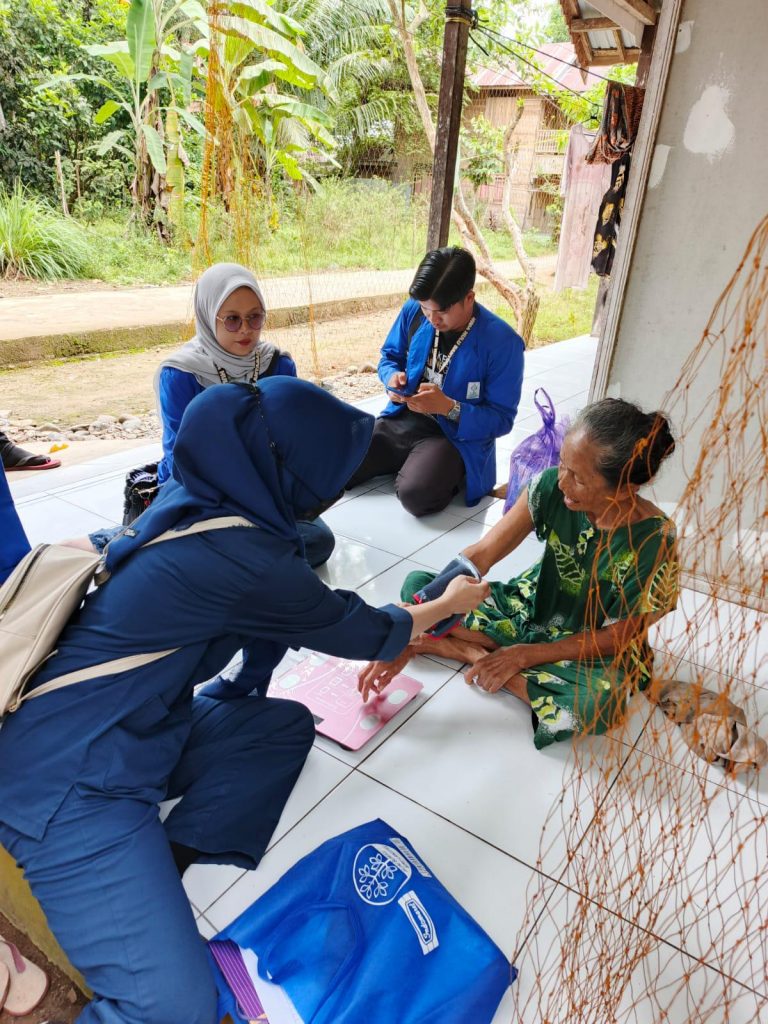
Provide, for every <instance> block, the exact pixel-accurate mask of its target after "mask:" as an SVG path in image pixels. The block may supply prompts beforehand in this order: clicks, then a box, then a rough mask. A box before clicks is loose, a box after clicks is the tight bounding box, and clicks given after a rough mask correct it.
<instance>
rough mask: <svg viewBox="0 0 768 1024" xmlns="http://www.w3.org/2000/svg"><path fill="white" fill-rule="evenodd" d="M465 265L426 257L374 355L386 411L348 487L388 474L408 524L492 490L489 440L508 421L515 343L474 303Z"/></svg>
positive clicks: (444, 255) (453, 252) (466, 256)
mask: <svg viewBox="0 0 768 1024" xmlns="http://www.w3.org/2000/svg"><path fill="white" fill-rule="evenodd" d="M475 273H476V270H475V261H474V259H473V257H472V254H471V253H469V252H467V250H466V249H460V248H458V247H457V246H449V247H446V248H443V249H433V250H432V251H431V252H428V253H427V255H426V256H425V257H424V259H423V260H422V261H421V263H420V264H419V267H418V269H417V271H416V275H415V277H414V279H413V283H412V284H411V287H410V289H409V293H410V296H411V298H410V300H409V301H408V302H406V304H405V305H404V306H403V308H402V309H401V310H400V314H399V316H398V318H397V320H395V323H394V324H393V326H392V329H391V331H390V332H389V334H388V335H387V340H386V341H385V342H384V346H383V348H382V350H381V359H380V361H379V377H380V379H381V382H382V384H383V385H384V387H385V388H386V389H387V396H388V398H389V404H388V405H387V406H386V408H385V409H384V410H383V412H382V413H381V415H380V416H379V418H378V420H377V421H376V428H375V430H374V433H373V439H372V441H371V446H370V448H369V450H368V454H367V455H366V457H365V459H364V461H363V463H362V465H361V466H360V468H359V469H358V471H357V472H356V473H355V475H354V476H353V477H352V479H351V480H350V482H349V486H350V487H354V486H356V485H357V484H360V483H363V482H364V481H365V480H370V479H371V477H374V476H379V475H381V474H390V473H394V474H395V492H396V494H397V496H398V498H399V499H400V502H401V503H402V505H403V507H404V508H405V509H407V511H408V512H410V513H411V514H412V515H414V516H424V515H428V514H429V513H432V512H440V511H441V510H442V509H444V508H445V506H446V505H447V504H448V503H449V502H450V500H451V498H453V496H454V495H455V494H457V493H458V492H459V490H460V489H461V487H462V486H464V487H465V488H466V499H467V505H476V504H477V502H478V501H479V500H480V498H482V497H483V495H484V494H488V492H489V491H491V490H492V488H493V487H494V485H495V483H496V438H497V437H502V436H503V435H504V434H508V433H509V431H510V430H511V429H512V424H513V423H514V421H515V415H516V413H517V406H518V403H519V401H520V390H521V387H522V383H523V352H524V349H525V343H524V342H523V339H522V338H521V337H520V336H519V335H518V334H516V333H515V331H513V330H512V328H511V327H510V326H509V324H507V323H505V322H504V321H503V320H501V319H500V318H499V317H497V316H495V314H493V313H491V312H490V311H489V310H487V309H485V307H484V306H481V305H480V304H479V303H478V302H476V301H475V292H474V287H475Z"/></svg>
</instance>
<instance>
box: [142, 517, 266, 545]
mask: <svg viewBox="0 0 768 1024" xmlns="http://www.w3.org/2000/svg"><path fill="white" fill-rule="evenodd" d="M230 526H252V527H253V528H254V530H258V526H257V525H256V523H252V522H251V521H250V520H248V519H246V518H245V517H244V516H218V517H217V518H216V519H204V520H203V521H202V522H200V523H192V524H191V525H190V526H184V527H182V528H181V529H180V530H174V529H170V530H166V531H165V533H161V534H159V536H157V537H154V538H153V539H152V540H148V541H147V543H146V544H142V545H141V548H139V549H137V550H141V549H142V548H151V547H152V545H153V544H161V543H162V542H163V541H166V540H176V539H177V538H179V537H191V536H192V534H194V533H207V532H208V531H209V530H226V529H227V528H228V527H230Z"/></svg>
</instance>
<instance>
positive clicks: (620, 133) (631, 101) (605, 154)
mask: <svg viewBox="0 0 768 1024" xmlns="http://www.w3.org/2000/svg"><path fill="white" fill-rule="evenodd" d="M644 98H645V89H641V88H640V87H639V86H637V85H624V84H623V83H622V82H609V83H608V88H607V89H606V91H605V100H604V103H603V117H602V121H601V123H600V130H599V131H598V133H597V138H596V139H595V142H594V145H593V146H592V149H591V150H590V151H589V153H587V156H586V161H587V163H588V164H612V163H614V162H615V161H616V160H618V159H619V158H620V157H621V156H623V155H624V154H625V153H627V152H629V150H630V149H631V148H632V143H633V142H634V141H635V137H636V136H637V129H638V126H639V124H640V115H641V114H642V112H643V100H644Z"/></svg>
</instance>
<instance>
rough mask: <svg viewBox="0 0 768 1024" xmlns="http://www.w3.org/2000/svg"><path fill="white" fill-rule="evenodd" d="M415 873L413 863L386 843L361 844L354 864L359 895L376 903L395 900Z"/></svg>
mask: <svg viewBox="0 0 768 1024" xmlns="http://www.w3.org/2000/svg"><path fill="white" fill-rule="evenodd" d="M411 874H412V872H411V866H410V864H409V863H408V862H407V861H406V860H405V859H404V858H403V857H401V856H400V854H399V853H398V852H397V850H395V849H394V848H393V847H391V846H387V845H386V844H385V843H369V844H367V845H366V846H363V847H361V848H360V850H359V851H358V854H357V856H356V857H355V863H354V866H353V868H352V877H353V880H354V883H355V889H356V890H357V894H358V896H359V897H360V899H361V900H363V901H364V902H365V903H369V904H370V905H371V906H374V907H377V906H378V907H383V906H385V905H386V904H387V903H391V902H392V900H394V899H395V897H396V896H397V894H398V893H399V892H400V890H401V889H402V888H403V887H404V886H406V885H407V884H408V882H409V881H410V880H411Z"/></svg>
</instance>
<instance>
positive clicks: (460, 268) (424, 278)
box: [408, 245, 477, 309]
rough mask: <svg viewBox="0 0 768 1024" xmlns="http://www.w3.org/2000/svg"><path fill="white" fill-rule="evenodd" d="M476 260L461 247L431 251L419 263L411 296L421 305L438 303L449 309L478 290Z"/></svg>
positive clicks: (450, 246) (448, 247)
mask: <svg viewBox="0 0 768 1024" xmlns="http://www.w3.org/2000/svg"><path fill="white" fill-rule="evenodd" d="M476 273H477V271H476V268H475V259H474V256H473V255H472V253H471V252H467V250H466V249H461V248H460V247H459V246H458V245H447V246H445V248H443V249H432V251H431V252H428V253H427V255H426V256H425V257H424V259H423V260H422V261H421V263H420V264H419V266H418V268H417V270H416V273H415V275H414V278H413V281H412V283H411V287H410V288H409V289H408V293H409V295H410V296H411V298H412V299H416V300H417V301H418V302H436V303H437V304H438V306H439V307H440V309H447V308H448V307H449V306H452V305H453V304H454V303H455V302H460V301H461V300H462V299H463V298H464V297H465V296H466V295H467V294H468V293H469V292H471V291H472V289H473V288H474V287H475V274H476Z"/></svg>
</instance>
